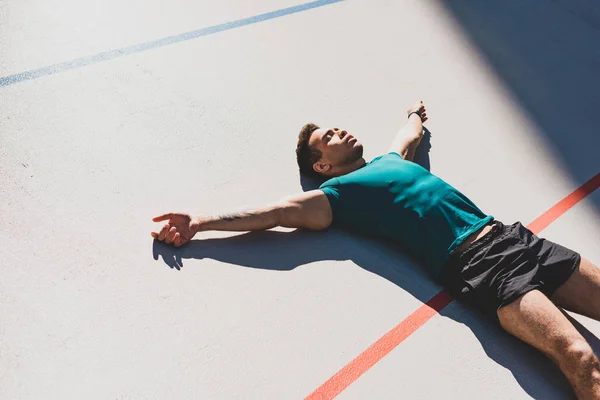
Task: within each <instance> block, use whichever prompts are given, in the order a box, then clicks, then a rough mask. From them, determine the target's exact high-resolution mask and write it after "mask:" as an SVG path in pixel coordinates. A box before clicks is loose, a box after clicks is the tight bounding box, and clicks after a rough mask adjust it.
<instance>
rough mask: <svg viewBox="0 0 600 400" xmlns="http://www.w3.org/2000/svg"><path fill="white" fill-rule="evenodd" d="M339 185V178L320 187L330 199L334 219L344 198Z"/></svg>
mask: <svg viewBox="0 0 600 400" xmlns="http://www.w3.org/2000/svg"><path fill="white" fill-rule="evenodd" d="M339 186H340V185H339V181H338V180H337V179H332V180H329V181H327V182H326V183H324V184H323V185H321V187H319V190H321V191H322V192H323V193H325V196H327V200H329V205H330V206H331V212H332V213H333V218H334V219H335V215H336V213H337V210H339V207H340V202H341V200H342V193H341V191H340V189H339Z"/></svg>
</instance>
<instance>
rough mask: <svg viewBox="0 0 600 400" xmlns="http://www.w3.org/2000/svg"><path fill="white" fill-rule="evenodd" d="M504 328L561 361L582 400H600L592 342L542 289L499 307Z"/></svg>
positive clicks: (599, 370) (599, 374) (598, 366)
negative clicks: (589, 341)
mask: <svg viewBox="0 0 600 400" xmlns="http://www.w3.org/2000/svg"><path fill="white" fill-rule="evenodd" d="M498 318H499V319H500V324H501V325H502V327H503V328H504V329H505V330H506V331H507V332H508V333H510V334H512V335H514V336H516V337H517V338H519V339H521V340H522V341H524V342H526V343H528V344H530V345H532V346H534V347H535V348H537V349H538V350H540V351H542V352H543V353H544V354H546V355H547V356H548V357H550V358H551V359H552V360H553V361H554V362H555V363H556V364H558V366H559V368H560V369H561V371H562V372H563V373H564V374H565V376H566V377H567V379H568V380H569V383H570V384H571V387H572V388H573V390H574V392H575V394H576V395H577V397H578V398H579V399H600V363H599V362H598V358H597V357H596V356H595V355H594V352H593V351H592V348H591V347H590V345H589V343H588V342H586V341H585V339H584V338H583V337H582V336H581V334H580V333H579V332H578V331H577V329H575V327H574V326H573V325H572V324H571V323H570V322H569V320H567V318H566V317H565V316H564V315H563V314H562V313H561V312H560V310H559V309H558V308H557V307H556V306H555V305H554V304H553V303H552V302H551V301H550V299H548V298H547V297H546V296H545V295H544V294H543V293H542V292H540V291H538V290H533V291H531V292H528V293H527V294H525V295H523V296H521V297H520V298H518V299H517V300H516V301H514V302H512V303H511V304H509V305H507V306H505V307H502V308H500V309H499V310H498Z"/></svg>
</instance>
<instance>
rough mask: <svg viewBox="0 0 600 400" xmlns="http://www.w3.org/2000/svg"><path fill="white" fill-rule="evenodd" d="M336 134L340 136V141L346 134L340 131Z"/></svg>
mask: <svg viewBox="0 0 600 400" xmlns="http://www.w3.org/2000/svg"><path fill="white" fill-rule="evenodd" d="M338 134H339V135H340V139H343V138H344V136H346V135H347V134H348V132H346V131H344V130H342V131H338Z"/></svg>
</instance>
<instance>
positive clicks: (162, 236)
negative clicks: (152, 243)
mask: <svg viewBox="0 0 600 400" xmlns="http://www.w3.org/2000/svg"><path fill="white" fill-rule="evenodd" d="M169 229H171V225H169V224H165V226H163V227H162V229H161V230H160V232H159V234H158V240H165V236H167V233H168V232H169Z"/></svg>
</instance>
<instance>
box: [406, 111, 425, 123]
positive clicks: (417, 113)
mask: <svg viewBox="0 0 600 400" xmlns="http://www.w3.org/2000/svg"><path fill="white" fill-rule="evenodd" d="M413 115H416V116H417V117H419V120H420V121H421V120H422V118H421V113H420V112H419V111H411V112H409V113H408V119H409V120H410V117H412V116H413ZM413 118H414V117H413Z"/></svg>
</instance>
